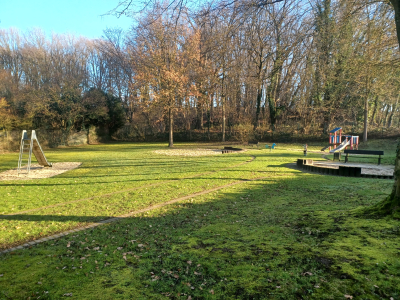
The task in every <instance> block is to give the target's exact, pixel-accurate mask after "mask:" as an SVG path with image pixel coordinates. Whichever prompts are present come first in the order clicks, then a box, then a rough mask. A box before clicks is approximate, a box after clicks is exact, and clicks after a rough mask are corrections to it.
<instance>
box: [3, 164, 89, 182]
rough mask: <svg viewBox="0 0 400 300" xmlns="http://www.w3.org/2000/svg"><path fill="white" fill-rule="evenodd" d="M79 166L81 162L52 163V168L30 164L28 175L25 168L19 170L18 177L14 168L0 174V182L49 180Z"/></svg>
mask: <svg viewBox="0 0 400 300" xmlns="http://www.w3.org/2000/svg"><path fill="white" fill-rule="evenodd" d="M81 164H82V163H81V162H63V163H53V166H52V167H51V168H46V167H42V166H40V165H39V164H32V165H31V171H30V172H29V174H27V171H26V166H25V167H24V168H22V169H21V173H20V174H19V175H18V169H17V168H15V169H12V170H8V171H5V172H2V173H0V180H29V179H41V178H49V177H53V176H56V175H59V174H62V173H65V172H67V171H69V170H73V169H76V168H77V167H79V166H80V165H81Z"/></svg>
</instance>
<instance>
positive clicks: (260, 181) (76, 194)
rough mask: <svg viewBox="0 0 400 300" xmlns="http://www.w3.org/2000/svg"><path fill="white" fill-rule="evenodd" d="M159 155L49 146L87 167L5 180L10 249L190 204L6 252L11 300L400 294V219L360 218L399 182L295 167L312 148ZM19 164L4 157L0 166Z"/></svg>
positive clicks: (146, 148) (1, 218)
mask: <svg viewBox="0 0 400 300" xmlns="http://www.w3.org/2000/svg"><path fill="white" fill-rule="evenodd" d="M376 143H378V142H376ZM380 143H382V145H381V144H374V142H371V143H369V145H365V148H371V149H376V147H384V150H385V157H387V159H385V160H384V163H391V162H392V161H393V158H394V156H395V142H393V141H384V142H382V141H380ZM176 147H177V148H198V147H204V148H217V146H215V145H205V144H204V145H200V146H199V145H195V144H177V146H176ZM310 148H311V150H319V149H320V148H321V147H320V146H317V145H315V146H311V147H310ZM310 148H309V149H310ZM159 149H166V147H165V146H164V145H161V144H129V143H121V144H109V145H92V146H85V147H76V148H63V149H56V150H51V151H46V156H47V158H48V160H49V161H51V162H66V161H70V162H82V163H83V164H82V166H81V167H79V168H78V169H75V170H72V171H69V172H67V173H64V174H61V175H58V176H56V177H52V178H48V179H40V180H31V181H2V182H0V204H1V205H0V228H1V231H0V249H6V248H9V247H12V246H15V245H19V244H23V243H25V242H26V241H29V240H33V239H37V238H39V237H43V236H48V235H52V234H55V233H58V232H63V231H66V230H68V229H71V228H76V227H80V226H84V225H87V224H90V223H92V222H95V221H98V220H103V219H107V218H110V217H116V216H119V215H123V214H126V213H128V212H134V211H136V210H139V209H142V208H145V207H149V206H152V205H155V204H160V203H164V202H167V201H170V200H173V199H179V198H180V197H185V196H189V197H187V198H185V199H184V200H181V201H178V202H176V203H174V204H171V205H168V206H164V207H161V208H157V209H154V210H151V211H148V212H146V213H140V214H137V215H135V216H133V217H129V218H121V220H120V221H118V222H114V223H110V224H107V225H101V226H98V227H96V228H94V229H90V230H86V231H81V232H78V233H75V234H70V235H68V236H66V237H62V238H59V239H56V240H52V241H49V242H45V243H42V244H39V245H37V246H34V247H31V248H26V249H24V250H19V251H14V252H11V253H7V254H3V255H0V299H29V298H30V299H38V298H39V299H60V298H63V297H72V298H74V299H168V298H172V299H346V298H347V299H391V297H392V298H393V299H400V292H399V291H400V261H399V256H400V226H399V225H400V224H399V221H398V220H394V219H393V218H390V217H386V218H383V217H382V218H372V217H369V216H365V217H362V216H361V217H360V213H359V211H360V210H362V209H363V208H364V207H367V206H371V205H373V204H375V203H377V202H379V201H381V200H383V199H384V198H385V197H386V196H387V195H388V194H389V193H390V190H391V187H392V184H393V182H392V181H391V180H382V179H363V178H345V177H333V176H323V175H317V174H310V173H302V172H300V171H298V170H295V169H292V168H288V166H287V164H288V163H293V162H295V160H296V159H297V158H301V157H302V152H301V150H302V145H293V144H291V145H289V144H285V145H283V144H281V145H278V147H277V149H275V150H273V151H269V150H265V149H255V148H254V149H252V148H251V147H250V148H249V149H248V151H246V152H243V153H234V154H224V155H215V156H200V157H183V156H165V155H159V154H156V153H154V150H159ZM17 156H18V154H15V153H13V154H4V155H1V156H0V162H1V163H0V172H1V171H4V170H7V169H10V168H14V167H15V164H16V160H17ZM307 158H312V159H316V160H322V158H321V155H320V154H312V153H310V154H309V155H308V157H307ZM200 192H203V194H200ZM196 193H198V194H197V195H194V194H196ZM190 195H192V196H190Z"/></svg>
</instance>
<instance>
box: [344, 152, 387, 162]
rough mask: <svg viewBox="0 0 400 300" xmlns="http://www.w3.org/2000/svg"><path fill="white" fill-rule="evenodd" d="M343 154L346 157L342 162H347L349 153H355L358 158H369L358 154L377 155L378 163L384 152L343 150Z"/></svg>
mask: <svg viewBox="0 0 400 300" xmlns="http://www.w3.org/2000/svg"><path fill="white" fill-rule="evenodd" d="M344 154H346V157H345V159H344V162H345V163H347V162H348V161H349V154H351V155H356V156H357V157H359V158H371V157H370V156H359V155H378V156H379V158H378V165H380V164H381V156H382V155H384V152H383V151H381V150H344Z"/></svg>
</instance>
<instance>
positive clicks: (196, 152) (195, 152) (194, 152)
mask: <svg viewBox="0 0 400 300" xmlns="http://www.w3.org/2000/svg"><path fill="white" fill-rule="evenodd" d="M154 153H157V154H161V155H169V156H207V155H219V154H222V151H221V150H218V149H168V150H156V151H154Z"/></svg>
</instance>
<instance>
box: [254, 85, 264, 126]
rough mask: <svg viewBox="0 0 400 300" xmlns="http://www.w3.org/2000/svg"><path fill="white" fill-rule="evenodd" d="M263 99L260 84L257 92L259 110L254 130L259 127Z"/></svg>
mask: <svg viewBox="0 0 400 300" xmlns="http://www.w3.org/2000/svg"><path fill="white" fill-rule="evenodd" d="M261 98H262V84H260V86H259V88H258V90H257V110H256V119H255V121H254V130H256V129H257V127H258V120H259V119H260V111H261Z"/></svg>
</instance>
